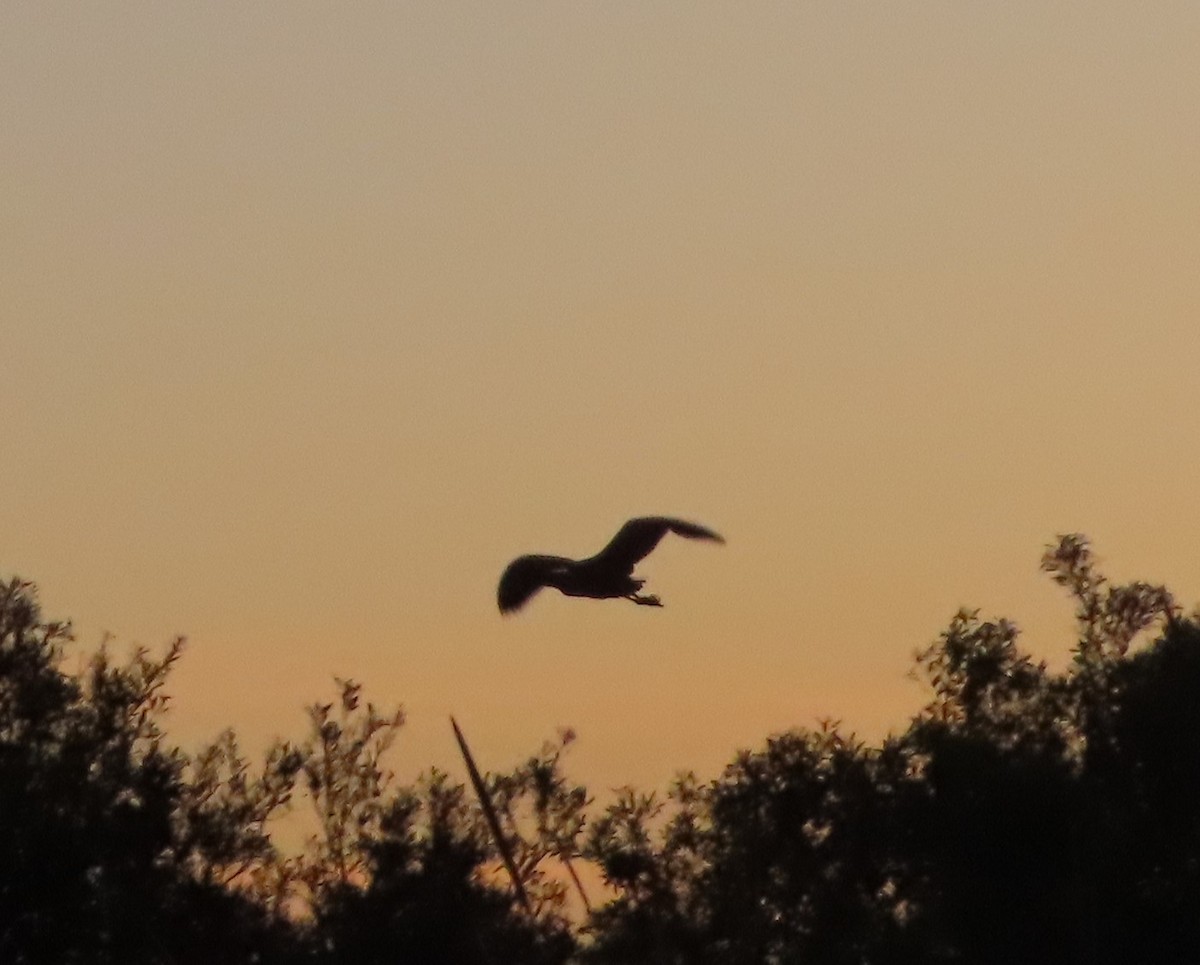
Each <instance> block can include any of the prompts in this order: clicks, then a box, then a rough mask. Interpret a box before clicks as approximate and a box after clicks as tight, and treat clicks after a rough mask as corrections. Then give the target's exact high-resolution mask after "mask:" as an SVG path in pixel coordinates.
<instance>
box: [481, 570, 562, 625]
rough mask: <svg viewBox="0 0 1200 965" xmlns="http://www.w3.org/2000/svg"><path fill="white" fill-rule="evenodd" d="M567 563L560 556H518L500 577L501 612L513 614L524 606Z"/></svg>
mask: <svg viewBox="0 0 1200 965" xmlns="http://www.w3.org/2000/svg"><path fill="white" fill-rule="evenodd" d="M565 562H567V561H566V560H564V559H562V558H561V557H558V556H518V557H517V558H516V559H515V560H513V561H512V562H511V563H509V564H508V566H507V567H505V569H504V573H503V574H502V575H501V577H500V587H499V589H498V590H497V591H496V602H497V603H499V604H500V612H501V613H511V612H512V611H513V610H516V609H519V608H520V607H522V606H524V605H525V603H526V602H527V601H528V600H529V598H530V597H531V596H533V595H534V594H535V593H536V592H537V591H538V590H540V589H541V588H542V587H543V586H547V585H548V584H547V582H546V578H547V576H548V575H549V574H550V573H551V572H552V571H554V570H556V569H558V568H560V567H561V566H562V565H563V563H565Z"/></svg>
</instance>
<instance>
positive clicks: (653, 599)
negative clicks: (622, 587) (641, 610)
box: [625, 593, 662, 606]
mask: <svg viewBox="0 0 1200 965" xmlns="http://www.w3.org/2000/svg"><path fill="white" fill-rule="evenodd" d="M625 599H627V600H633V602H634V603H636V604H637V605H638V606H662V600H660V599H659V598H658V597H657V596H655V595H654V594H653V593H647V594H646V595H645V596H641V595H639V594H637V593H630V594H629V596H627V597H626V598H625Z"/></svg>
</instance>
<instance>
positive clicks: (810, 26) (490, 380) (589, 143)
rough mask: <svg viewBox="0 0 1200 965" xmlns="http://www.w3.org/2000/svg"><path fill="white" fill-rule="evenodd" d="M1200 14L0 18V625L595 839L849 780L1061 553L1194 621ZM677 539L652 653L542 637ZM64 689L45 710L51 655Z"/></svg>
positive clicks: (576, 638) (139, 8) (793, 8)
mask: <svg viewBox="0 0 1200 965" xmlns="http://www.w3.org/2000/svg"><path fill="white" fill-rule="evenodd" d="M1198 51H1200V6H1198V5H1197V4H1195V3H1194V2H1191V0H1180V2H1162V3H1148V4H1136V5H1135V4H1129V3H1126V2H1116V0H1095V2H1089V3H1061V2H1045V0H1036V2H1034V0H1016V2H1009V3H1003V4H999V3H983V2H964V0H956V2H935V0H922V2H919V3H918V2H887V3H883V2H868V0H856V2H846V0H836V2H791V3H766V2H763V3H752V4H734V3H714V2H705V0H694V2H688V3H677V2H676V3H668V2H660V0H638V2H617V0H592V2H584V0H579V2H569V0H558V2H553V3H549V2H532V0H531V2H519V3H516V2H514V3H503V2H501V3H497V2H495V0H488V2H486V3H483V2H473V0H463V2H446V0H437V2H424V0H396V2H390V3H374V2H363V3H355V4H329V3H314V2H302V0H289V2H269V0H264V2H260V3H254V4H246V3H240V2H232V0H210V2H206V3H202V4H197V3H183V2H154V3H150V2H122V3H108V4H100V3H80V4H63V3H44V2H25V0H13V2H8V3H5V4H3V5H2V6H0V130H3V135H2V136H0V223H2V224H3V226H4V228H3V230H2V231H0V294H2V297H0V406H2V411H3V412H4V413H5V419H4V425H3V440H4V457H3V459H0V575H3V576H5V577H10V576H12V575H20V576H21V577H24V578H26V579H30V580H34V581H36V582H37V583H38V585H39V587H40V591H41V599H42V601H43V604H44V607H45V610H46V615H47V616H49V617H54V618H65V617H71V618H73V620H74V621H75V627H76V631H77V635H78V638H79V644H78V647H79V652H80V653H82V652H86V651H88V650H90V649H93V648H94V647H95V646H97V645H98V644H99V642H100V640H101V639H102V638H103V636H104V635H105V634H111V635H112V637H113V639H114V643H113V647H114V649H115V650H116V651H117V652H124V650H126V649H127V648H129V647H131V646H134V645H138V644H140V645H144V646H147V647H149V648H151V649H152V650H155V651H160V650H161V649H162V648H163V647H165V645H166V644H167V642H168V641H169V640H170V639H171V638H172V637H173V636H174V635H176V634H185V635H186V636H187V638H188V650H187V652H186V654H185V656H184V658H183V661H182V662H181V664H180V665H179V666H178V668H177V669H176V671H175V673H174V676H173V678H172V682H171V685H170V690H171V693H172V695H173V704H172V710H171V712H170V717H169V719H168V729H169V732H170V734H171V735H172V736H173V737H174V738H175V739H176V740H177V741H179V742H180V743H181V744H182V745H183V746H185V747H187V748H193V749H194V748H198V747H199V746H200V745H201V744H202V743H203V742H205V741H206V740H210V739H212V738H213V737H215V736H216V734H217V733H218V732H219V731H220V730H221V729H222V728H224V727H226V726H232V727H234V728H235V729H236V730H237V731H238V732H239V734H241V735H242V737H243V739H244V740H245V742H246V743H247V744H248V745H249V746H252V747H259V746H262V745H264V744H265V743H266V742H267V741H269V740H271V739H272V738H273V737H275V736H280V737H300V736H302V735H303V734H304V728H305V722H304V713H303V708H304V706H305V705H306V704H309V703H311V702H314V701H317V700H328V699H331V698H332V697H333V695H334V694H335V685H334V683H333V677H334V675H339V676H342V677H349V678H353V679H355V680H358V681H360V682H362V683H363V684H364V686H365V692H366V696H367V697H368V698H369V699H371V700H373V701H376V702H377V703H378V704H380V705H382V706H385V707H390V706H394V705H396V704H403V705H404V707H405V709H406V710H407V712H408V723H407V725H406V727H405V729H404V731H403V732H402V734H401V736H400V739H399V740H398V741H397V744H396V745H395V749H394V750H393V752H392V756H391V762H392V765H393V767H394V768H395V769H396V771H397V773H398V774H399V775H401V776H403V777H407V776H410V775H413V774H415V773H416V772H417V771H419V770H421V769H423V768H425V767H428V766H429V765H437V766H440V767H442V768H443V769H448V770H450V771H452V772H453V773H459V772H460V771H461V768H460V766H459V765H458V761H457V751H456V748H455V745H454V743H453V737H452V734H451V731H450V728H449V723H448V720H447V718H448V715H449V714H451V713H453V714H455V715H456V717H457V719H458V720H459V722H460V723H461V724H462V725H463V728H464V730H465V731H466V733H467V736H468V737H469V739H470V740H471V742H472V747H473V750H474V751H475V753H476V756H477V758H478V759H479V762H480V764H481V766H482V767H483V768H485V769H488V768H491V769H499V768H504V767H511V766H513V765H515V764H516V763H518V762H519V761H520V760H521V759H523V757H524V756H525V755H527V754H529V753H531V752H533V751H534V750H536V749H537V747H538V746H539V745H540V744H541V742H542V741H543V740H544V739H546V738H550V737H553V735H554V733H555V731H556V729H557V728H558V727H560V726H564V725H570V726H572V727H574V728H575V730H576V731H577V732H578V735H579V740H578V742H577V744H576V746H575V747H574V748H573V749H572V752H571V755H570V757H569V771H570V773H571V774H572V776H574V777H575V778H576V779H578V780H582V781H584V782H586V783H588V784H589V785H590V786H591V787H592V788H593V790H595V791H597V792H604V790H605V789H607V788H612V787H616V786H620V785H625V784H634V785H637V786H639V787H642V788H647V789H648V788H654V787H662V786H664V785H665V784H666V783H667V782H668V781H669V780H670V779H671V777H672V776H673V775H674V774H675V773H676V771H679V770H683V769H689V768H690V769H695V770H696V771H698V772H699V773H700V774H701V776H702V777H714V776H716V775H717V774H718V773H719V771H720V769H721V767H722V766H723V765H724V764H726V763H727V762H728V761H729V760H730V759H731V758H732V756H733V755H734V753H735V752H736V751H737V749H738V748H741V747H751V746H756V745H760V744H761V743H762V741H763V740H764V739H765V738H766V737H767V735H768V734H770V733H774V732H778V731H780V730H783V729H786V728H789V727H792V726H812V725H814V724H815V723H816V722H817V721H818V720H819V719H821V718H833V719H838V720H841V721H842V722H843V724H844V726H845V727H846V728H848V729H853V730H855V731H857V732H858V733H859V734H861V735H863V736H864V737H868V738H871V739H876V738H878V737H880V736H882V735H883V734H885V733H886V732H888V731H889V730H892V731H899V730H902V729H903V728H904V727H905V726H906V724H907V721H908V719H909V717H910V716H911V715H912V714H913V713H915V712H916V711H917V709H918V708H919V707H920V706H921V703H922V701H923V699H924V696H925V695H924V692H923V691H922V689H921V687H920V686H919V685H918V684H917V683H916V682H914V681H913V680H911V679H909V677H908V671H909V670H910V668H911V665H912V655H913V652H914V650H916V649H917V648H921V647H924V646H925V645H927V644H928V643H930V642H932V641H933V640H935V639H936V638H937V636H938V634H939V633H940V632H941V630H942V629H944V627H945V626H946V624H947V623H948V621H949V620H950V618H951V617H952V616H953V614H954V613H955V612H956V611H957V610H958V609H959V608H960V607H963V606H966V607H971V608H975V607H978V608H980V609H981V612H982V613H983V614H984V615H987V616H1007V617H1010V618H1012V619H1014V620H1015V621H1016V622H1017V623H1018V624H1019V625H1020V626H1021V627H1022V628H1023V629H1024V630H1025V636H1024V637H1023V639H1024V641H1025V643H1026V645H1027V646H1028V647H1029V649H1030V650H1031V651H1032V652H1033V653H1035V654H1036V655H1038V656H1040V657H1045V658H1046V659H1048V660H1049V661H1050V662H1051V663H1052V664H1055V665H1062V664H1064V663H1065V662H1066V660H1067V659H1068V651H1069V648H1070V646H1071V644H1072V636H1071V607H1070V603H1069V601H1068V600H1066V599H1065V598H1064V597H1063V594H1062V591H1061V590H1060V589H1059V588H1058V587H1056V586H1054V585H1053V583H1051V581H1050V580H1049V579H1048V578H1047V577H1046V576H1045V575H1044V574H1040V573H1039V572H1038V560H1039V557H1040V555H1041V552H1042V549H1043V546H1044V545H1045V544H1046V543H1047V542H1049V541H1052V540H1053V539H1054V537H1055V534H1057V533H1063V532H1073V531H1079V532H1083V533H1085V534H1087V535H1088V536H1089V537H1090V538H1091V539H1092V540H1093V543H1094V545H1095V548H1096V551H1097V554H1098V556H1099V558H1100V561H1101V565H1102V567H1103V568H1104V570H1105V571H1106V572H1107V573H1108V574H1109V575H1110V576H1111V577H1112V578H1114V579H1116V580H1118V581H1119V580H1128V579H1146V580H1152V581H1161V582H1165V583H1167V584H1168V585H1169V586H1170V587H1171V588H1172V589H1173V590H1174V591H1175V592H1176V593H1177V595H1178V596H1179V597H1180V599H1181V600H1182V601H1183V602H1184V603H1185V604H1186V605H1187V606H1188V607H1189V608H1190V606H1191V605H1192V604H1194V603H1195V602H1196V601H1198V600H1200V572H1198V568H1197V547H1200V515H1198V514H1197V507H1196V493H1197V489H1198V487H1197V484H1198V482H1200V449H1198V447H1197V433H1198V423H1197V418H1196V414H1195V413H1196V406H1195V397H1196V386H1197V375H1196V373H1197V372H1198V371H1200V327H1198V322H1200V179H1198V178H1197V176H1196V172H1197V171H1200V97H1198V96H1197V93H1198V91H1200V56H1197V52H1198ZM644 514H670V515H676V516H680V517H684V518H687V519H694V520H697V521H699V522H702V523H704V524H706V525H708V526H711V527H713V528H714V529H716V530H718V531H719V532H721V533H722V534H723V535H724V536H725V537H726V539H727V540H728V543H727V545H725V546H715V545H710V544H703V543H691V542H688V541H686V540H681V539H667V540H665V541H664V542H663V544H662V545H661V546H660V548H659V549H658V550H657V551H656V552H655V553H654V554H653V555H652V556H650V557H649V558H648V559H646V560H645V561H644V562H643V563H642V564H640V566H639V574H640V575H642V576H645V577H647V578H648V581H649V582H648V584H647V588H646V589H647V591H649V592H654V593H657V594H659V595H660V596H661V597H662V598H663V600H664V602H665V604H666V606H665V607H664V608H663V609H653V608H647V607H635V606H632V605H629V604H627V603H625V602H624V601H606V602H598V601H590V600H569V599H566V598H564V597H561V596H559V595H558V594H557V593H554V592H553V591H548V592H545V593H543V594H541V595H539V596H538V597H536V598H535V599H534V600H533V601H532V603H531V604H530V605H529V606H528V607H527V608H526V609H525V610H523V611H521V612H520V613H519V614H516V615H514V616H510V617H508V618H501V616H500V615H499V613H498V612H497V609H496V603H495V589H496V581H497V579H498V577H499V574H500V572H501V571H502V570H503V568H504V566H505V565H506V564H507V562H508V561H509V560H511V559H512V558H513V557H515V556H517V555H519V554H522V553H527V552H545V553H556V554H562V555H568V556H584V555H588V554H590V553H591V552H594V551H595V550H597V549H599V548H600V546H602V545H603V544H604V543H605V542H606V541H607V540H608V539H609V537H610V536H611V535H612V534H613V533H614V532H615V531H616V529H617V527H618V526H619V525H620V524H621V523H622V522H623V521H624V520H625V519H627V518H629V517H631V516H636V515H644ZM70 659H71V660H76V661H77V662H78V661H81V660H82V659H83V658H82V657H80V656H73V657H72V658H70Z"/></svg>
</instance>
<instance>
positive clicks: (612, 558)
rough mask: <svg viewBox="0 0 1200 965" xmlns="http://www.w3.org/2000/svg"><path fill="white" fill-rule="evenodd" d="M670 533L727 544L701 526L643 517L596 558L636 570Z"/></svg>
mask: <svg viewBox="0 0 1200 965" xmlns="http://www.w3.org/2000/svg"><path fill="white" fill-rule="evenodd" d="M667 533H678V534H679V535H680V536H686V537H687V538H688V539H711V540H715V541H716V542H718V543H724V542H725V540H724V539H723V538H722V537H721V536H719V535H718V534H717V533H714V532H713V531H712V530H711V529H709V528H708V527H707V526H701V525H700V524H699V523H689V522H688V521H687V520H684V519H672V518H671V517H670V516H639V517H638V518H637V519H631V520H630V521H629V522H627V523H626V524H625V525H624V526H622V527H621V528H620V530H618V531H617V535H616V536H614V537H613V538H612V540H611V541H610V542H609V544H608V545H607V546H606V547H604V549H602V550H601V551H600V552H599V553H597V554H596V555H595V556H594V557H592V559H593V560H594V561H596V562H598V563H604V564H605V565H608V566H612V567H614V568H616V567H620V568H621V569H623V570H628V571H632V569H633V567H634V565H635V564H636V563H637V561H638V560H640V559H644V558H645V557H647V556H649V555H650V552H651V550H653V549H654V547H656V546H657V545H658V542H659V540H661V539H662V538H663V537H664V536H666V535H667Z"/></svg>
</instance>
